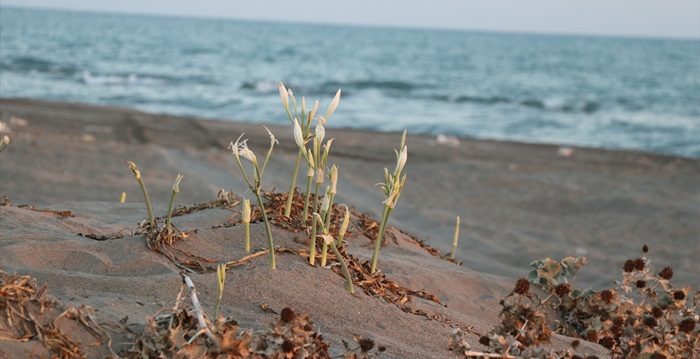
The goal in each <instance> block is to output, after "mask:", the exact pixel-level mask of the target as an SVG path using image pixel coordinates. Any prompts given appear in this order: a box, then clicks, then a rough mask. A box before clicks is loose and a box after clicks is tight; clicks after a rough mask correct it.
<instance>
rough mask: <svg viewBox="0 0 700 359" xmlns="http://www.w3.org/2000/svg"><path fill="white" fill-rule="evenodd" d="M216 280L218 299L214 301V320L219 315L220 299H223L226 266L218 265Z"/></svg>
mask: <svg viewBox="0 0 700 359" xmlns="http://www.w3.org/2000/svg"><path fill="white" fill-rule="evenodd" d="M216 278H217V282H218V285H219V297H218V298H217V299H216V309H215V310H214V319H215V320H216V318H217V317H218V315H219V306H220V305H221V299H222V298H223V297H224V285H225V284H226V264H219V265H218V266H217V267H216Z"/></svg>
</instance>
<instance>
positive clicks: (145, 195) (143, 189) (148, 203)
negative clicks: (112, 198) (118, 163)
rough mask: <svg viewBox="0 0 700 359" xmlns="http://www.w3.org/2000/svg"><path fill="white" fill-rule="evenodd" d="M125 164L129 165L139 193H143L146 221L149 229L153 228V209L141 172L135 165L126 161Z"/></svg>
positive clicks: (154, 222)
mask: <svg viewBox="0 0 700 359" xmlns="http://www.w3.org/2000/svg"><path fill="white" fill-rule="evenodd" d="M126 164H127V165H129V168H130V169H131V172H133V173H134V176H135V177H136V180H137V181H138V182H139V185H140V186H141V192H143V198H144V200H145V201H146V209H147V210H148V220H149V223H150V224H151V228H155V226H156V220H155V218H154V217H153V209H152V208H151V200H150V199H149V198H148V191H146V184H144V183H143V178H141V171H139V168H138V167H136V164H135V163H133V162H131V161H126Z"/></svg>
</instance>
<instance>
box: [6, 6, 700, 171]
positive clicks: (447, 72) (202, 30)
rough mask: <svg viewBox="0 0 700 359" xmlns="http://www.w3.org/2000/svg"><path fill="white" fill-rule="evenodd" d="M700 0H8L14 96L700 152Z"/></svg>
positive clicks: (9, 76) (9, 90)
mask: <svg viewBox="0 0 700 359" xmlns="http://www.w3.org/2000/svg"><path fill="white" fill-rule="evenodd" d="M698 59H700V2H697V1H672V2H670V3H660V2H655V1H620V2H614V3H610V2H604V1H597V0H596V1H571V2H566V3H555V2H550V1H528V2H526V3H525V2H520V1H517V0H499V1H491V2H468V3H465V2H462V1H448V0H439V1H432V2H431V3H430V5H429V6H428V5H426V4H425V3H424V2H417V1H404V2H402V3H401V5H400V6H397V5H396V4H393V3H376V2H372V1H368V0H367V1H354V2H348V3H342V4H333V5H332V6H329V5H328V4H327V3H326V2H323V1H320V0H316V1H301V2H294V3H289V2H283V1H261V2H230V3H224V2H219V1H210V0H204V1H197V2H179V1H175V2H173V1H148V2H141V1H135V0H133V1H100V2H90V1H80V0H73V1H69V0H64V1H48V0H43V1H42V0H33V1H1V2H0V71H1V73H0V74H1V81H0V96H2V97H3V98H16V97H20V98H35V99H49V100H58V101H69V102H80V103H92V104H110V105H119V106H126V107H134V108H138V109H141V110H145V111H148V112H153V113H167V114H175V115H192V116H197V117H203V118H216V119H223V120H227V119H228V120H237V121H246V122H265V123H280V124H286V123H288V122H287V121H288V119H287V117H286V114H285V112H284V110H283V109H282V106H281V101H280V100H279V97H278V96H277V83H278V82H279V81H283V82H284V83H285V84H286V85H287V87H288V88H291V89H292V90H293V91H294V92H295V94H296V95H297V96H298V99H299V100H301V96H306V97H307V100H308V102H309V103H312V102H313V100H315V99H320V100H321V108H325V106H327V103H328V102H329V101H330V99H331V98H332V96H333V95H334V94H335V91H336V90H337V89H338V88H342V90H343V97H342V101H341V105H340V108H339V110H338V111H337V112H336V115H334V117H333V119H332V121H330V122H329V124H328V126H329V127H341V128H360V129H366V130H371V131H401V130H403V129H407V130H408V131H409V133H428V134H434V135H437V134H445V135H455V136H465V137H474V138H487V139H497V140H511V141H522V142H535V143H554V144H562V145H580V146H590V147H602V148H622V149H633V150H641V151H649V152H656V153H664V154H671V155H678V156H684V157H693V158H700V60H698Z"/></svg>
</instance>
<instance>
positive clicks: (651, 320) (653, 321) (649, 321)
mask: <svg viewBox="0 0 700 359" xmlns="http://www.w3.org/2000/svg"><path fill="white" fill-rule="evenodd" d="M644 324H646V325H647V326H648V327H649V328H653V327H655V326H657V325H658V324H659V322H657V321H656V318H654V317H646V318H644Z"/></svg>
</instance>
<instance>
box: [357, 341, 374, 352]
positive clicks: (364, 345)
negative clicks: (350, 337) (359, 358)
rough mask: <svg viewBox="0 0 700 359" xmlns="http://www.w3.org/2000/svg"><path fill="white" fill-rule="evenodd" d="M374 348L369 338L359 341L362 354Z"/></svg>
mask: <svg viewBox="0 0 700 359" xmlns="http://www.w3.org/2000/svg"><path fill="white" fill-rule="evenodd" d="M372 348H374V340H372V339H369V338H362V339H360V349H361V350H362V352H364V353H366V352H368V351H370V350H372Z"/></svg>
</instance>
